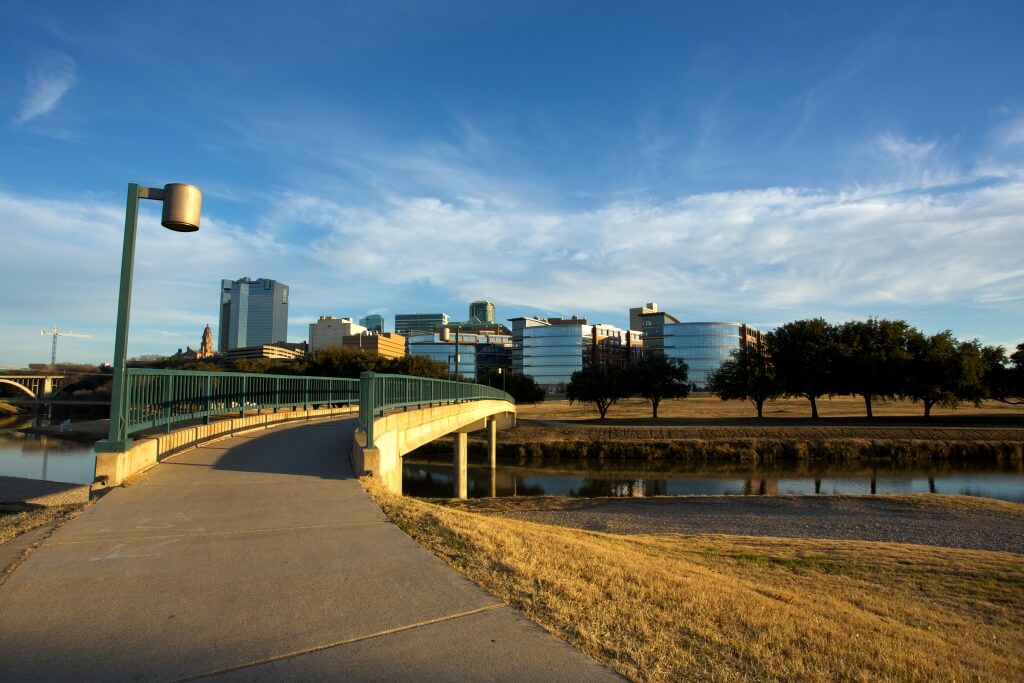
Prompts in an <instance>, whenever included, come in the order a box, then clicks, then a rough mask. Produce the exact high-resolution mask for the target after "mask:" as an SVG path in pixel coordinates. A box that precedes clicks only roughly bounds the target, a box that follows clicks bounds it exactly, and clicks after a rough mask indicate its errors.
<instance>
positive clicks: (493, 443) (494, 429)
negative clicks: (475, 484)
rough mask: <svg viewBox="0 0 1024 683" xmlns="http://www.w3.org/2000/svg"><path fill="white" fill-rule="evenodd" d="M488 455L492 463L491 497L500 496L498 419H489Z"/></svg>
mask: <svg viewBox="0 0 1024 683" xmlns="http://www.w3.org/2000/svg"><path fill="white" fill-rule="evenodd" d="M487 455H488V458H489V459H490V463H491V498H496V497H497V496H498V421H497V420H496V419H494V418H493V417H492V418H490V419H488V420H487Z"/></svg>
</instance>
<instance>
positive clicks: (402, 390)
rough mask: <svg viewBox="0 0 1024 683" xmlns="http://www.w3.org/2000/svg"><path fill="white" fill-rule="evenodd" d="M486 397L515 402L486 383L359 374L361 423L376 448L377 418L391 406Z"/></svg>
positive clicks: (371, 443) (371, 373) (367, 445)
mask: <svg viewBox="0 0 1024 683" xmlns="http://www.w3.org/2000/svg"><path fill="white" fill-rule="evenodd" d="M486 399H491V400H495V401H508V402H509V403H515V399H513V398H512V397H511V396H509V395H508V394H506V393H505V392H504V391H502V390H501V389H494V388H492V387H488V386H485V385H482V384H473V383H471V382H450V381H448V380H443V379H428V378H426V377H411V376H409V375H379V374H377V373H375V372H364V373H362V374H361V375H359V426H360V428H362V430H363V431H364V432H366V447H367V448H373V418H374V417H376V416H378V415H383V414H384V412H385V411H387V410H394V409H396V408H412V407H416V406H429V405H439V404H442V403H459V402H462V401H481V400H486Z"/></svg>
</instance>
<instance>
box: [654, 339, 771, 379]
mask: <svg viewBox="0 0 1024 683" xmlns="http://www.w3.org/2000/svg"><path fill="white" fill-rule="evenodd" d="M751 329H752V328H749V327H747V326H745V325H741V324H739V323H673V324H667V325H664V327H662V328H661V332H662V336H661V344H660V346H661V349H662V350H663V351H664V353H665V355H666V356H668V357H669V358H678V359H681V360H682V361H683V362H685V363H686V365H687V366H688V368H689V374H688V376H689V382H690V384H691V385H692V386H693V388H694V389H696V390H698V391H704V390H706V389H707V382H708V377H709V376H710V375H711V373H712V372H714V371H715V370H717V369H718V368H719V366H721V365H722V363H723V362H724V361H726V360H728V359H729V356H730V355H732V352H733V351H735V350H737V349H739V348H740V346H741V344H743V343H744V340H745V339H746V336H747V334H748V331H749V330H751Z"/></svg>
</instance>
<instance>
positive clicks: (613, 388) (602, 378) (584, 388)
mask: <svg viewBox="0 0 1024 683" xmlns="http://www.w3.org/2000/svg"><path fill="white" fill-rule="evenodd" d="M628 395H629V380H628V377H627V376H626V373H625V372H624V371H623V370H622V368H618V367H614V366H608V365H588V366H587V367H585V368H583V369H582V370H579V371H577V372H574V373H572V378H571V379H570V380H569V385H568V386H567V387H566V389H565V396H566V398H568V399H569V403H570V404H571V403H575V402H576V401H579V402H580V403H593V404H594V405H595V406H597V412H598V413H600V414H601V419H602V420H603V419H604V416H605V413H607V412H608V408H610V407H611V406H612V405H613V404H614V403H616V402H617V401H618V400H619V399H622V398H625V397H626V396H628Z"/></svg>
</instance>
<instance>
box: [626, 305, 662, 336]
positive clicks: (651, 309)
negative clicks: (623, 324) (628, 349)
mask: <svg viewBox="0 0 1024 683" xmlns="http://www.w3.org/2000/svg"><path fill="white" fill-rule="evenodd" d="M657 312H658V304H656V303H654V302H651V303H649V304H644V305H643V306H640V307H638V308H631V309H629V329H631V330H636V331H637V332H641V331H643V318H642V317H641V316H643V315H644V314H646V313H657Z"/></svg>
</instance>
